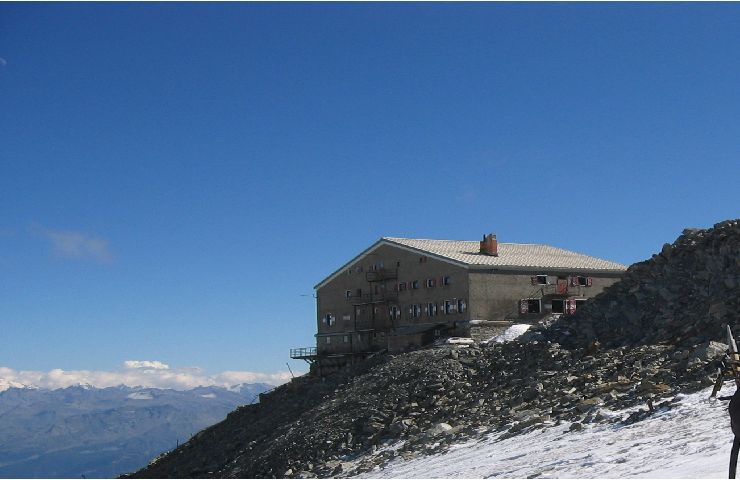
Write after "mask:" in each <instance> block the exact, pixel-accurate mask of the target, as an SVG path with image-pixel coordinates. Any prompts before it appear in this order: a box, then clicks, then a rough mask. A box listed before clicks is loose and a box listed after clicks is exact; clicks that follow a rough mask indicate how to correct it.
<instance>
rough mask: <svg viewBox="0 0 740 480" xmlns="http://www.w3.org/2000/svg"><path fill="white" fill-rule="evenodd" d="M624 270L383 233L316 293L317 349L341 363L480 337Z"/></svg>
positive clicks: (314, 354) (573, 303)
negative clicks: (448, 339) (441, 340)
mask: <svg viewBox="0 0 740 480" xmlns="http://www.w3.org/2000/svg"><path fill="white" fill-rule="evenodd" d="M626 268H627V267H626V266H624V265H621V264H619V263H615V262H611V261H609V260H603V259H600V258H595V257H590V256H587V255H582V254H579V253H575V252H571V251H568V250H563V249H561V248H555V247H551V246H547V245H536V244H517V243H498V241H497V239H496V236H495V235H493V234H490V235H486V236H484V238H483V240H482V241H457V240H420V239H410V238H391V237H383V238H381V239H380V240H378V241H377V242H375V243H374V244H373V245H371V246H370V247H369V248H367V249H366V250H365V251H363V252H362V253H360V254H359V255H357V256H356V257H354V258H353V259H352V260H350V261H349V262H347V263H346V264H344V265H343V266H342V267H341V268H339V269H338V270H336V271H335V272H334V273H332V274H331V275H329V276H328V277H327V278H325V279H324V280H322V281H321V282H320V283H319V284H318V285H316V286H315V289H316V310H317V333H316V347H315V348H313V347H312V348H308V349H294V350H292V351H291V356H292V357H293V358H303V359H306V360H309V361H311V362H314V361H316V360H319V361H320V363H321V364H322V365H324V366H331V365H334V366H340V365H343V364H346V363H348V362H351V361H352V360H354V359H356V358H365V357H366V356H368V355H371V354H373V353H375V352H379V351H388V352H391V353H393V352H401V351H404V350H408V349H413V348H417V347H420V346H423V345H426V344H429V343H432V342H434V341H435V340H437V339H439V338H444V337H478V339H479V340H480V339H483V338H485V337H486V336H490V335H491V334H493V333H495V332H496V330H497V329H498V330H500V329H501V328H505V327H507V326H508V325H511V323H512V322H514V321H516V322H533V321H537V320H539V319H540V318H542V317H543V316H545V315H549V314H552V313H559V314H564V315H567V314H570V313H573V312H575V311H576V309H577V308H578V306H579V305H580V304H581V303H582V302H585V301H586V300H587V299H588V298H590V297H593V296H594V295H596V294H598V293H600V292H601V291H602V290H603V289H604V288H605V287H607V286H608V285H611V284H612V283H614V282H616V281H617V280H619V279H620V277H621V276H622V274H623V273H624V271H625V270H626Z"/></svg>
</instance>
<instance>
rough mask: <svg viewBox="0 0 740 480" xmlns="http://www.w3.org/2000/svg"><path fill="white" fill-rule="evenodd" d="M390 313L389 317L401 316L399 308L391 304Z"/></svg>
mask: <svg viewBox="0 0 740 480" xmlns="http://www.w3.org/2000/svg"><path fill="white" fill-rule="evenodd" d="M390 314H391V318H398V317H400V316H401V310H400V309H399V308H398V307H397V306H396V305H393V306H392V307H391V311H390Z"/></svg>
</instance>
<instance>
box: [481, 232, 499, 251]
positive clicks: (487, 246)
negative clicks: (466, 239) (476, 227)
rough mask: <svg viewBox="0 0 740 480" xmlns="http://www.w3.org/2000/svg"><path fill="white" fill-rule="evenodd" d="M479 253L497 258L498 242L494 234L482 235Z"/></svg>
mask: <svg viewBox="0 0 740 480" xmlns="http://www.w3.org/2000/svg"><path fill="white" fill-rule="evenodd" d="M480 253H482V254H484V255H492V256H494V257H498V242H497V241H496V235H495V234H493V233H489V234H488V235H483V240H482V241H481V242H480Z"/></svg>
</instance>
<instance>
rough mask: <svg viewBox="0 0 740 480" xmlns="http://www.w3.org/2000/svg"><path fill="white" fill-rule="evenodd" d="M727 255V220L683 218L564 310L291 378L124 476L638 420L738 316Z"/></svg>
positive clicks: (369, 458)
mask: <svg viewBox="0 0 740 480" xmlns="http://www.w3.org/2000/svg"><path fill="white" fill-rule="evenodd" d="M739 262H740V223H739V222H738V221H737V220H733V221H728V222H723V223H721V224H717V225H715V227H714V228H712V229H709V230H692V231H685V232H684V234H683V235H681V236H680V237H679V238H678V240H676V242H675V243H674V244H673V245H667V246H664V247H663V249H662V251H661V253H660V254H659V255H656V256H654V257H653V258H652V259H651V260H648V261H646V262H642V263H639V264H636V265H634V266H632V267H630V269H629V270H628V272H627V274H626V276H625V278H624V280H623V281H622V282H619V283H617V284H615V285H613V286H612V287H611V288H609V289H608V290H607V291H605V292H604V293H603V294H602V295H600V296H599V297H597V298H596V299H594V301H593V302H591V303H590V304H588V305H587V306H586V307H584V308H582V309H581V310H580V311H579V312H578V314H577V315H575V316H573V317H562V318H560V319H558V320H556V321H555V322H554V323H552V324H551V325H541V326H539V327H536V328H532V329H530V331H528V332H527V333H526V334H525V335H523V336H522V337H520V338H519V339H518V340H516V341H512V342H508V343H503V344H491V345H486V346H474V347H472V348H458V347H452V346H450V347H445V348H436V349H429V350H422V351H417V352H413V353H409V354H403V355H396V356H386V357H381V358H376V359H373V360H372V361H371V362H368V363H367V364H365V365H363V366H362V368H361V369H356V370H354V371H347V372H344V373H343V374H341V375H335V376H332V377H329V378H325V379H315V378H301V379H297V380H295V381H293V382H291V383H290V384H287V385H284V386H283V387H281V388H278V389H277V390H275V391H274V392H272V393H271V394H268V395H263V396H262V399H261V402H260V404H258V405H251V406H246V407H241V408H239V409H237V410H236V411H234V412H232V413H231V414H229V416H228V417H227V419H226V420H225V421H224V422H221V423H219V424H217V425H215V426H213V427H211V428H208V429H206V430H204V431H202V432H200V433H199V434H198V435H196V436H195V437H194V438H193V439H191V440H190V441H189V442H188V443H187V444H185V445H182V446H181V447H180V448H178V449H176V450H174V451H172V452H170V453H169V454H167V455H166V456H163V457H162V458H159V459H157V461H155V462H153V463H152V464H151V465H150V466H149V467H147V468H146V469H144V470H141V471H139V472H136V473H135V474H133V475H132V476H134V477H141V478H143V477H313V476H319V477H328V476H350V475H355V474H358V473H362V472H367V471H370V470H371V469H373V468H374V467H375V466H376V465H379V464H383V463H385V462H388V461H390V460H391V459H394V458H404V459H409V458H413V457H415V456H419V455H427V454H432V453H436V452H439V451H443V450H445V449H446V448H448V446H449V445H451V444H454V443H458V442H461V441H464V440H465V439H469V438H475V437H479V436H482V435H485V434H488V433H490V432H494V431H498V432H502V433H503V435H502V438H506V437H507V436H513V435H517V434H520V433H522V432H526V431H528V430H531V429H533V428H537V427H538V426H539V425H541V424H543V423H547V424H557V423H558V422H563V421H567V422H568V424H569V425H570V427H569V429H571V430H579V429H580V428H582V427H583V425H584V424H588V423H593V422H623V423H631V422H635V421H639V420H641V419H643V418H645V417H648V416H650V415H651V414H652V413H653V412H655V411H660V410H665V409H670V408H672V406H673V405H674V404H675V401H676V400H670V398H671V397H672V395H673V394H675V393H677V392H679V391H681V392H690V391H696V390H698V389H700V388H702V387H704V386H707V385H710V384H711V383H712V381H713V380H712V375H713V374H714V372H715V371H716V365H715V364H714V360H715V359H716V358H717V357H718V356H721V355H722V354H723V352H724V349H725V346H724V345H722V344H718V343H716V342H713V341H712V340H714V339H722V336H723V325H724V324H730V325H731V326H735V324H736V323H737V320H738V314H737V311H738V307H739V306H740V305H738V298H740V295H739V294H740V278H738V272H740V263H739ZM666 399H668V400H666ZM635 406H642V407H643V408H640V409H636V410H634V411H633V412H632V413H631V414H630V415H628V416H626V417H624V418H623V417H619V416H604V415H603V414H602V413H601V412H603V411H604V409H623V408H627V407H635ZM388 446H392V447H393V448H387V447H388ZM379 447H381V448H379Z"/></svg>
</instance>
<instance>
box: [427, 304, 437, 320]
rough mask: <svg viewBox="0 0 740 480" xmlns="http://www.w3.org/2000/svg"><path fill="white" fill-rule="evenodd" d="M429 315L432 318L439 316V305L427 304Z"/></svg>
mask: <svg viewBox="0 0 740 480" xmlns="http://www.w3.org/2000/svg"><path fill="white" fill-rule="evenodd" d="M427 314H428V315H429V316H430V317H433V316H435V315H437V304H436V303H433V302H429V303H427Z"/></svg>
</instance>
